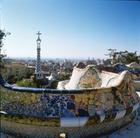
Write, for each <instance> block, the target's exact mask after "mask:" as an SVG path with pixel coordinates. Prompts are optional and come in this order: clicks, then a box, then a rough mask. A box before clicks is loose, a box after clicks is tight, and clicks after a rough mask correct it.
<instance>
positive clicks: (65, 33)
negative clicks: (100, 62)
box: [0, 0, 140, 58]
mask: <svg viewBox="0 0 140 138" xmlns="http://www.w3.org/2000/svg"><path fill="white" fill-rule="evenodd" d="M0 6H1V7H0V8H1V13H0V14H1V28H2V29H6V31H9V32H11V35H10V36H7V38H6V40H4V43H5V45H4V49H6V54H7V56H8V57H33V58H35V57H36V32H37V31H41V33H42V36H41V40H42V42H41V57H42V58H88V57H90V58H93V57H94V58H104V57H105V55H104V54H106V53H107V49H109V48H115V49H117V50H118V51H119V50H128V51H132V52H134V51H138V54H140V48H139V45H140V26H139V24H140V2H138V1H102V0H100V1H92V0H88V1H85V0H67V1H65V0H59V1H57V0H39V1H36V2H34V1H33V0H24V1H23V0H22V1H19V0H13V1H10V0H0Z"/></svg>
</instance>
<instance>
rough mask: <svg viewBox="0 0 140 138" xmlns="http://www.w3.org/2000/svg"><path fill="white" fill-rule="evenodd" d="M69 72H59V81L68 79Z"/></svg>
mask: <svg viewBox="0 0 140 138" xmlns="http://www.w3.org/2000/svg"><path fill="white" fill-rule="evenodd" d="M70 76H71V74H67V73H61V74H59V78H58V80H59V81H63V80H68V79H70Z"/></svg>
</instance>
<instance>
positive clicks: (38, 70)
mask: <svg viewBox="0 0 140 138" xmlns="http://www.w3.org/2000/svg"><path fill="white" fill-rule="evenodd" d="M37 35H38V38H37V40H36V43H37V61H36V69H35V75H36V79H42V78H43V74H42V70H41V64H40V50H41V48H40V44H41V39H40V35H41V33H40V32H38V33H37Z"/></svg>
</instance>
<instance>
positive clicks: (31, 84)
mask: <svg viewBox="0 0 140 138" xmlns="http://www.w3.org/2000/svg"><path fill="white" fill-rule="evenodd" d="M16 84H17V85H18V86H22V87H37V84H36V83H35V82H34V81H32V80H30V79H23V80H21V81H17V83H16Z"/></svg>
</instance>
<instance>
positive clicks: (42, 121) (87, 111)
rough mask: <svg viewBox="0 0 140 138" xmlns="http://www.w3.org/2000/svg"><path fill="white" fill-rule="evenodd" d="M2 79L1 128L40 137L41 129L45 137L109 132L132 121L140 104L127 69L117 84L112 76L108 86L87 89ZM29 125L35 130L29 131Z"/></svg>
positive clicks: (0, 91)
mask: <svg viewBox="0 0 140 138" xmlns="http://www.w3.org/2000/svg"><path fill="white" fill-rule="evenodd" d="M1 79H2V78H1ZM0 82H2V83H1V85H0V94H1V109H0V110H1V111H2V112H1V126H2V127H1V129H2V130H3V131H5V132H8V133H17V134H19V135H20V134H21V135H22V136H24V135H26V136H32V137H38V135H37V133H39V134H41V135H42V137H43V136H48V137H49V136H52V137H58V135H59V133H61V132H65V133H67V135H72V134H73V135H72V136H73V137H78V136H81V137H82V136H83V137H86V136H90V135H97V134H98V133H106V132H110V131H113V130H115V129H117V128H119V127H122V126H123V125H125V124H127V123H129V122H130V121H131V120H132V119H133V117H134V116H133V115H134V113H135V111H136V110H137V108H138V107H139V97H138V96H137V94H136V92H135V89H134V86H133V81H132V79H131V74H130V73H129V72H127V71H125V72H123V73H122V75H121V78H119V81H117V83H115V84H116V85H113V86H110V85H109V83H111V80H110V81H109V82H107V83H106V84H107V85H108V87H105V86H103V87H97V88H86V89H73V90H71V89H69V90H67V89H63V90H56V89H40V88H24V87H16V86H13V85H9V84H7V83H6V82H5V81H2V80H1V81H0ZM11 125H12V127H11ZM107 125H108V126H107ZM38 126H39V127H40V126H41V129H42V130H40V132H39V130H38ZM27 128H28V129H29V130H31V131H32V132H34V133H32V134H30V133H28V130H27ZM54 128H55V129H54ZM40 137H41V136H40Z"/></svg>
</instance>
